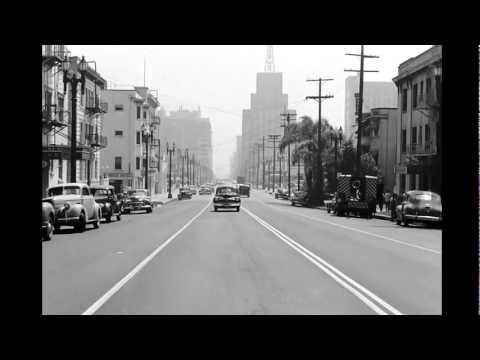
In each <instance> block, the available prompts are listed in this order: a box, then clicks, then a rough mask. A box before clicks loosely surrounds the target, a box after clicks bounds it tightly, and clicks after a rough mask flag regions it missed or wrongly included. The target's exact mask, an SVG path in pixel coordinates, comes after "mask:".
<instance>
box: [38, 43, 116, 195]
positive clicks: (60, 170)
mask: <svg viewBox="0 0 480 360" xmlns="http://www.w3.org/2000/svg"><path fill="white" fill-rule="evenodd" d="M78 60H79V59H78V57H72V56H70V52H69V51H68V49H67V47H66V46H64V45H42V196H45V195H46V190H47V188H48V187H50V186H52V185H56V184H61V183H65V182H70V181H72V179H71V174H70V167H71V156H72V155H71V143H72V121H71V120H72V89H71V84H70V83H67V84H65V83H64V81H63V80H64V79H63V71H62V70H63V69H62V64H63V62H65V61H70V62H71V63H75V64H76V63H78ZM84 79H85V85H84V91H83V94H82V91H81V86H80V85H79V86H78V89H77V106H76V119H77V121H76V132H77V135H76V139H75V141H76V146H77V148H76V149H77V150H76V153H75V159H76V174H77V177H76V179H75V180H76V181H77V182H83V183H86V184H89V185H91V184H99V183H101V182H102V179H101V177H100V171H99V169H100V153H101V150H102V149H104V148H105V147H106V146H107V145H108V143H107V139H106V137H105V136H103V133H102V131H103V113H104V111H105V106H104V103H102V100H101V98H100V96H99V94H100V92H101V91H102V89H104V88H105V87H106V81H105V80H104V79H103V78H102V77H101V76H100V74H98V73H97V72H96V71H95V70H94V69H93V68H91V67H90V66H88V67H87V69H86V71H85V74H84Z"/></svg>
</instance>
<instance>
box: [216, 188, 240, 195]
mask: <svg viewBox="0 0 480 360" xmlns="http://www.w3.org/2000/svg"><path fill="white" fill-rule="evenodd" d="M231 193H235V194H236V193H237V189H235V188H234V187H221V188H218V189H217V194H220V195H223V194H231Z"/></svg>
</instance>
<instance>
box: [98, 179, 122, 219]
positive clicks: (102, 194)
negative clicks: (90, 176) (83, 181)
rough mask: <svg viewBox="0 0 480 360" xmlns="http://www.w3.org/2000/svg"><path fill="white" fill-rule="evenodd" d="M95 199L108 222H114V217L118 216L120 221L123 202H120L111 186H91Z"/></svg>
mask: <svg viewBox="0 0 480 360" xmlns="http://www.w3.org/2000/svg"><path fill="white" fill-rule="evenodd" d="M90 190H91V192H92V195H93V197H94V198H95V201H96V202H97V204H99V205H100V208H101V209H102V217H103V218H104V219H105V220H106V221H107V222H110V221H112V216H116V217H117V220H118V221H120V219H121V215H122V211H123V206H122V201H120V200H118V198H117V195H116V194H115V193H114V187H113V186H111V185H96V186H90Z"/></svg>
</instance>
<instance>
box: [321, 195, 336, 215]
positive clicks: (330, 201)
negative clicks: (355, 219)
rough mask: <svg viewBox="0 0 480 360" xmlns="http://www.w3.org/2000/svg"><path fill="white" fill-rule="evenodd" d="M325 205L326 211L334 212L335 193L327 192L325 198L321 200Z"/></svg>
mask: <svg viewBox="0 0 480 360" xmlns="http://www.w3.org/2000/svg"><path fill="white" fill-rule="evenodd" d="M323 203H324V204H325V207H326V208H327V213H329V214H330V213H331V212H335V204H336V195H335V194H329V195H328V196H327V198H326V199H325V200H323Z"/></svg>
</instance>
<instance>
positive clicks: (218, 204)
mask: <svg viewBox="0 0 480 360" xmlns="http://www.w3.org/2000/svg"><path fill="white" fill-rule="evenodd" d="M221 208H224V209H235V210H236V211H237V212H238V211H240V195H239V194H238V190H237V188H236V187H234V186H218V187H217V190H216V193H215V197H214V198H213V210H215V211H217V210H218V209H221Z"/></svg>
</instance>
